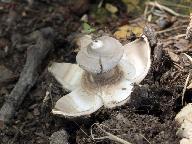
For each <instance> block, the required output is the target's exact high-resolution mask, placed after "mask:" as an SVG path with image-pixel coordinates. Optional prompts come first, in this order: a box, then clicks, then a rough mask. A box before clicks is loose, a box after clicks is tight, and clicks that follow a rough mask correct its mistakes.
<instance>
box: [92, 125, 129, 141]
mask: <svg viewBox="0 0 192 144" xmlns="http://www.w3.org/2000/svg"><path fill="white" fill-rule="evenodd" d="M94 125H96V126H97V127H98V128H99V129H100V130H101V131H102V132H103V133H105V134H106V135H107V136H103V137H100V138H95V137H94V135H93V131H92V127H93V126H94ZM91 137H92V139H94V140H103V139H110V140H112V141H116V142H119V143H121V144H131V143H130V142H128V141H125V140H123V139H121V138H119V137H117V136H115V135H113V134H111V133H109V132H107V131H105V130H104V129H102V128H101V127H100V126H99V124H98V123H95V124H93V125H92V126H91Z"/></svg>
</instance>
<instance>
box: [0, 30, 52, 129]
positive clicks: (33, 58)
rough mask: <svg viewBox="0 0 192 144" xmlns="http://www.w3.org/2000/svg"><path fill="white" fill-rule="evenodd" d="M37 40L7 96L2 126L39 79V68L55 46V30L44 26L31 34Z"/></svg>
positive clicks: (0, 114)
mask: <svg viewBox="0 0 192 144" xmlns="http://www.w3.org/2000/svg"><path fill="white" fill-rule="evenodd" d="M30 37H31V38H32V39H34V40H35V41H36V43H35V45H32V46H30V47H28V49H27V59H26V63H25V66H24V68H23V70H22V72H21V74H20V78H19V80H18V82H17V84H16V85H15V87H14V88H13V90H12V91H11V93H10V95H9V96H8V97H7V99H6V101H5V103H4V104H3V106H2V108H1V110H0V128H3V127H4V125H5V124H6V123H8V122H9V121H10V119H11V118H12V117H13V116H14V113H15V112H16V110H17V108H18V107H19V106H20V104H21V103H22V102H23V99H24V98H25V96H26V95H27V93H28V92H29V91H30V89H31V88H32V87H33V86H34V84H35V83H36V81H37V79H38V76H39V74H38V68H39V66H40V64H41V63H42V61H43V59H44V58H45V57H46V55H47V53H48V52H49V51H50V49H52V48H53V38H54V32H53V29H52V28H43V29H41V30H39V31H36V32H34V33H32V35H31V36H30Z"/></svg>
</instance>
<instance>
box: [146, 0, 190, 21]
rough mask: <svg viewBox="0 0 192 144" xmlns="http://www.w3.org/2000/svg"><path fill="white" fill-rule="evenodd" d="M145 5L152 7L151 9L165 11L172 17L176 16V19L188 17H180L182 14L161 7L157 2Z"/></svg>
mask: <svg viewBox="0 0 192 144" xmlns="http://www.w3.org/2000/svg"><path fill="white" fill-rule="evenodd" d="M146 5H149V6H152V7H157V8H158V9H160V10H162V11H166V12H168V13H170V14H172V15H174V16H177V17H185V18H186V17H189V16H187V15H182V14H179V13H177V12H175V11H174V10H172V9H170V8H168V7H166V6H163V5H161V4H159V3H158V2H157V1H155V2H147V3H146Z"/></svg>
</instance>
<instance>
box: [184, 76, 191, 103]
mask: <svg viewBox="0 0 192 144" xmlns="http://www.w3.org/2000/svg"><path fill="white" fill-rule="evenodd" d="M189 78H190V73H189V74H188V76H187V78H186V81H185V85H184V88H183V92H182V105H183V100H184V95H185V91H186V89H187V84H188V83H189Z"/></svg>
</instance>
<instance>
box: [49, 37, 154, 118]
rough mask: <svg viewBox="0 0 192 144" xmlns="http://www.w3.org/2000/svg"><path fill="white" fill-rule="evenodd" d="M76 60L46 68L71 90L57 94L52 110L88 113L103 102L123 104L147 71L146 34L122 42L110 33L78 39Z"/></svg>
mask: <svg viewBox="0 0 192 144" xmlns="http://www.w3.org/2000/svg"><path fill="white" fill-rule="evenodd" d="M79 44H80V51H79V52H78V54H77V56H76V60H77V64H71V63H57V62H54V63H53V64H52V65H51V66H50V67H49V68H48V70H49V72H50V73H51V74H52V75H53V76H54V77H55V79H56V80H57V81H58V82H59V83H60V84H61V85H62V87H63V88H64V89H66V90H68V91H69V92H70V93H69V94H67V95H65V96H63V97H62V98H60V99H59V100H58V101H57V102H56V104H55V107H54V109H53V110H52V112H53V113H54V114H59V115H63V116H65V117H78V116H84V115H90V114H92V113H93V112H95V111H97V110H98V109H99V108H101V107H102V106H104V107H106V108H114V107H117V106H121V105H123V104H125V103H126V102H127V101H128V100H129V99H130V95H131V92H132V89H133V87H134V84H139V83H140V82H141V81H142V80H143V79H144V78H145V76H146V75H147V73H148V71H149V68H150V65H151V59H150V46H149V42H148V39H147V37H146V36H145V35H142V36H141V37H140V38H138V39H136V40H135V41H133V42H130V43H127V44H125V45H122V44H121V43H120V42H119V41H118V40H116V39H115V38H112V37H110V36H102V37H99V38H96V39H94V40H93V39H92V38H91V36H84V37H82V38H81V39H80V41H79Z"/></svg>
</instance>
